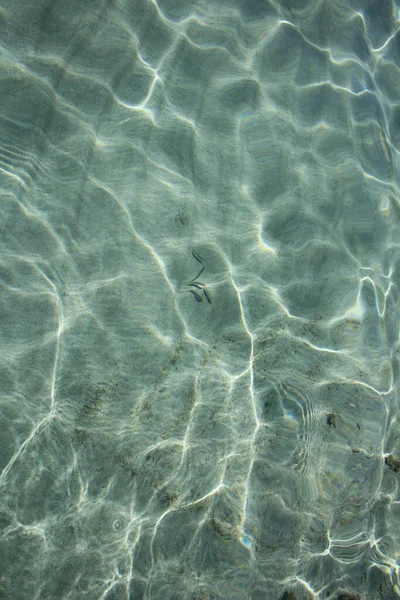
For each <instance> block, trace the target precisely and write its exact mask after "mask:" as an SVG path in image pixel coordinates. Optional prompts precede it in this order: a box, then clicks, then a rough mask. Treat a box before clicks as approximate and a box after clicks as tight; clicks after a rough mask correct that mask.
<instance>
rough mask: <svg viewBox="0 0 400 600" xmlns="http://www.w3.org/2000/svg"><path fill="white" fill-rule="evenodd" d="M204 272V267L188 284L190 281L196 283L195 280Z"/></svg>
mask: <svg viewBox="0 0 400 600" xmlns="http://www.w3.org/2000/svg"><path fill="white" fill-rule="evenodd" d="M203 272H204V267H203V268H202V269H200V271H199V272H198V273H197V275H196V277H193V279H191V280H190V282H192V281H196V279H197V278H198V277H200V275H201V274H202V273H203Z"/></svg>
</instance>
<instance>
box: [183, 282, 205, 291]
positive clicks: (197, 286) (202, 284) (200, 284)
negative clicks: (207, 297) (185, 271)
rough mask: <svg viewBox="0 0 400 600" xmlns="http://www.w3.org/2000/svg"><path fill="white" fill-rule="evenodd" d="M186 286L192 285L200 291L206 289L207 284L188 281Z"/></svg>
mask: <svg viewBox="0 0 400 600" xmlns="http://www.w3.org/2000/svg"><path fill="white" fill-rule="evenodd" d="M186 285H191V286H193V287H195V288H197V289H198V290H202V289H203V288H204V287H205V283H200V281H188V282H186Z"/></svg>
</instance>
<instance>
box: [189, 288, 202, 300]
mask: <svg viewBox="0 0 400 600" xmlns="http://www.w3.org/2000/svg"><path fill="white" fill-rule="evenodd" d="M188 292H190V293H191V294H193V296H194V297H195V298H196V300H197V302H203V298H202V297H201V296H200V294H198V293H197V292H195V291H194V290H188Z"/></svg>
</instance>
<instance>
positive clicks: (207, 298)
mask: <svg viewBox="0 0 400 600" xmlns="http://www.w3.org/2000/svg"><path fill="white" fill-rule="evenodd" d="M203 294H204V296H205V298H206V300H207V302H208V303H209V304H211V298H210V296H209V294H208V291H207V288H206V286H204V287H203Z"/></svg>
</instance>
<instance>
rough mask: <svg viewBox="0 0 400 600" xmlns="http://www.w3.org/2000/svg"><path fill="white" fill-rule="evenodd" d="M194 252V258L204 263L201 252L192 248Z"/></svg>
mask: <svg viewBox="0 0 400 600" xmlns="http://www.w3.org/2000/svg"><path fill="white" fill-rule="evenodd" d="M192 254H193V258H195V259H196V260H197V262H199V263H202V262H203V259H202V257H201V256H200V254H198V253H197V252H196V250H192Z"/></svg>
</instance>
